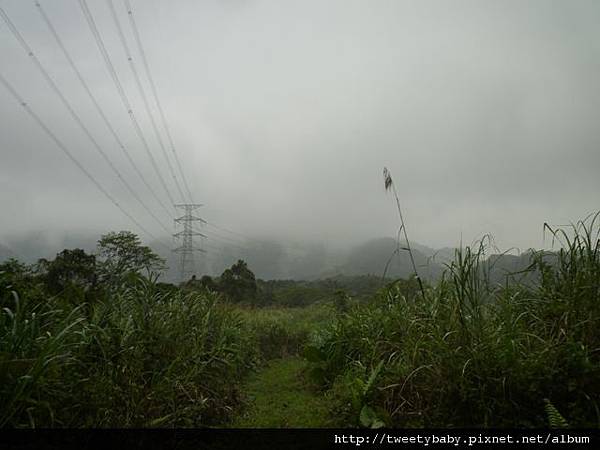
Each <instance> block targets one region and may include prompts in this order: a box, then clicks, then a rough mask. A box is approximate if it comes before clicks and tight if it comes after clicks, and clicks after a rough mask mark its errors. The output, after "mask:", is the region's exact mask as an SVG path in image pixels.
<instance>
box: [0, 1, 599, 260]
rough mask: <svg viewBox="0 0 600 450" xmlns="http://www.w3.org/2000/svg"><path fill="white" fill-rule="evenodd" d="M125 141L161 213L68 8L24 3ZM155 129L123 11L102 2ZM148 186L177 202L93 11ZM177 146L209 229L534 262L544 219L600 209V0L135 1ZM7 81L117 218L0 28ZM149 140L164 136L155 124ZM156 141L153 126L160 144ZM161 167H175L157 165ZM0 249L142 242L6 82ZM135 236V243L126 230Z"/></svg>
mask: <svg viewBox="0 0 600 450" xmlns="http://www.w3.org/2000/svg"><path fill="white" fill-rule="evenodd" d="M40 3H41V4H42V6H43V8H44V10H45V11H46V12H47V14H48V16H49V17H50V19H51V21H52V22H53V24H54V26H55V27H56V29H57V31H58V34H59V35H60V37H61V39H62V40H63V41H64V44H65V46H66V47H67V49H68V50H69V52H70V53H71V56H72V57H73V59H74V61H75V63H76V64H77V66H78V67H79V69H80V70H81V73H82V75H83V77H84V78H85V80H86V81H87V82H88V83H89V86H90V88H91V90H92V92H93V93H94V95H96V96H97V97H98V99H99V102H100V104H101V106H102V108H103V110H104V111H105V112H106V114H107V115H108V117H109V120H110V122H111V124H112V125H113V126H114V128H115V130H116V131H117V133H118V135H119V137H120V138H121V139H122V141H123V143H124V144H125V146H126V147H127V148H128V149H129V151H130V152H131V154H132V156H133V158H134V159H135V161H136V163H137V164H138V166H139V168H140V170H141V171H142V172H143V174H144V175H145V177H146V178H147V180H148V181H149V183H150V184H151V185H152V188H153V190H154V191H155V192H156V194H157V195H158V196H159V197H160V199H161V201H162V202H164V203H168V199H167V197H166V194H165V192H164V190H163V189H162V187H161V184H160V182H159V179H158V177H157V175H156V174H155V173H154V171H153V169H152V165H151V163H150V160H149V158H148V157H147V155H146V153H145V151H144V147H143V146H142V144H141V142H140V140H139V139H138V137H137V135H136V133H135V131H134V128H133V126H132V125H131V122H130V120H129V117H128V114H127V111H126V110H125V109H124V107H123V105H122V104H121V102H120V99H119V96H118V93H117V90H116V88H115V86H114V85H113V83H112V80H111V78H110V76H109V72H108V70H107V68H106V67H105V65H104V62H103V60H102V57H101V54H100V52H99V51H98V49H97V47H96V44H95V41H94V38H93V35H92V34H91V32H90V30H89V28H88V27H87V22H86V21H85V18H84V16H83V14H82V11H81V9H80V6H79V3H78V1H77V0H40ZM114 3H115V7H116V9H117V13H118V15H119V18H120V20H121V25H122V26H123V29H124V31H125V33H126V38H127V42H128V44H129V46H130V47H131V49H132V51H133V62H134V64H135V66H136V68H137V69H138V71H139V73H140V75H141V76H142V81H143V83H144V84H143V86H144V88H145V90H146V92H147V95H148V98H149V100H150V103H151V106H152V108H153V112H154V113H155V114H156V119H157V120H158V117H159V116H158V114H157V111H156V108H155V105H154V103H153V98H152V96H151V95H150V90H149V84H148V82H147V79H146V77H145V72H144V70H143V65H142V61H141V59H140V58H139V55H138V53H137V48H136V46H135V41H134V38H133V33H132V30H131V27H130V25H129V22H128V19H127V13H126V11H125V9H124V6H123V3H122V2H121V0H114ZM88 4H89V7H90V10H91V12H92V14H93V16H94V19H95V20H96V23H97V25H98V28H99V30H100V34H101V36H102V38H103V39H104V40H105V42H106V46H107V49H108V53H109V55H110V57H111V59H112V61H113V63H114V65H115V68H116V71H117V74H118V76H119V78H120V80H121V82H122V83H123V86H124V90H125V93H126V95H127V96H128V97H129V99H130V101H131V103H132V105H133V110H134V113H135V115H136V117H137V118H138V120H139V122H140V124H141V126H142V128H143V132H144V135H145V137H146V139H147V141H148V142H149V144H150V149H151V151H152V152H153V154H154V156H155V158H156V161H157V163H158V164H159V165H160V169H161V171H162V176H163V177H164V178H165V179H166V182H167V184H168V187H169V189H170V191H171V193H172V195H173V196H174V197H176V200H177V201H180V199H179V198H178V194H177V190H176V188H175V186H174V184H173V182H172V180H171V178H170V175H169V171H168V169H167V165H166V162H165V160H164V156H163V154H162V151H161V149H160V147H159V146H158V144H157V140H156V138H155V136H154V134H153V131H152V127H151V125H150V121H149V119H148V116H147V114H146V112H145V110H144V108H143V103H142V100H141V97H140V96H139V94H138V92H137V88H136V84H135V83H134V78H133V76H132V73H131V70H130V67H129V65H128V62H127V59H126V57H125V53H124V50H123V47H122V46H121V43H120V41H119V39H118V34H117V29H116V27H115V25H114V23H113V22H112V18H111V15H110V13H109V9H108V6H107V3H106V2H105V1H104V0H88ZM131 4H132V6H133V11H134V17H135V18H136V20H137V23H138V26H139V31H140V34H141V38H142V42H143V45H144V47H145V50H146V53H147V56H148V62H149V65H150V68H151V72H152V75H153V77H154V79H155V82H156V87H157V89H158V92H159V97H160V100H161V102H162V104H163V108H164V111H165V114H166V117H167V120H168V122H169V124H170V127H171V134H172V136H173V139H174V142H175V146H176V151H177V152H178V154H179V158H180V160H181V163H182V165H183V166H184V167H183V168H184V172H185V175H186V177H187V180H188V182H189V185H190V188H191V190H192V192H193V196H194V200H195V201H196V202H199V203H204V204H205V205H206V206H205V208H204V209H203V211H202V214H203V216H204V217H205V218H206V219H207V220H208V221H211V222H212V223H214V224H217V225H220V226H222V227H225V228H228V229H231V230H234V231H238V232H240V233H242V234H245V235H250V236H263V237H264V236H273V237H279V238H284V237H286V238H293V239H296V240H310V241H324V242H330V243H335V244H344V243H348V242H351V241H354V242H359V241H361V240H363V239H367V238H372V237H379V236H392V235H394V234H395V231H396V227H397V213H396V211H395V205H394V202H393V198H392V197H391V196H390V195H389V194H386V193H385V192H384V189H383V178H382V174H381V172H382V169H383V167H384V166H387V167H388V168H389V169H390V170H391V172H392V175H393V177H394V181H395V183H396V187H397V189H398V193H399V195H400V199H401V202H402V206H403V209H404V214H405V218H406V221H407V227H408V232H409V237H411V239H413V240H415V241H418V242H421V243H424V244H427V245H431V246H436V247H442V246H452V245H456V244H458V242H459V240H460V239H461V237H462V240H463V242H470V241H472V240H474V239H476V238H478V237H481V236H482V235H483V234H484V233H491V234H493V235H494V236H495V238H496V242H497V244H498V245H499V246H500V247H501V248H508V247H511V246H516V247H520V248H522V249H525V248H528V247H531V246H535V247H539V246H541V245H542V225H543V223H544V222H549V223H553V224H562V223H565V222H568V221H571V220H577V219H579V218H582V217H583V216H585V215H586V214H588V213H589V212H592V211H594V210H598V209H600V201H599V199H600V196H599V193H600V176H599V169H600V126H599V119H600V2H598V1H595V0H590V1H523V0H517V1H508V0H502V1H500V0H496V1H481V0H473V1H437V2H434V1H410V2H408V1H406V2H404V1H383V0H376V1H375V0H363V1H354V0H327V1H323V0H314V1H313V0H302V1H291V0H289V1H288V0H286V1H282V0H271V1H253V0H214V1H205V0H187V1H184V0H168V1H167V0H143V1H142V0H131ZM0 5H1V7H2V8H3V9H4V11H5V12H6V14H7V15H8V16H9V17H10V19H11V20H12V22H13V23H14V24H15V26H16V27H17V28H18V30H19V31H20V32H21V33H22V35H23V37H24V38H25V40H26V41H27V42H28V43H29V45H30V46H31V47H32V48H33V50H34V52H35V53H36V55H37V56H38V58H39V59H40V61H41V62H42V64H43V65H44V67H46V68H47V70H48V72H49V73H50V75H51V76H52V78H53V79H54V80H55V81H56V83H57V85H58V86H59V88H60V89H61V91H62V92H63V93H64V95H65V97H66V98H67V100H68V101H69V102H70V103H71V104H72V106H73V108H74V110H75V111H76V112H77V113H78V114H79V115H80V116H81V118H82V120H83V121H84V123H85V124H86V125H87V126H88V127H89V129H90V130H91V132H92V134H93V135H94V137H95V138H96V139H97V141H98V142H99V143H100V145H101V147H102V148H103V149H104V150H105V151H106V153H107V154H108V155H109V157H110V158H111V159H112V160H113V161H114V163H115V164H116V166H117V167H118V168H119V170H120V171H121V172H122V174H123V175H124V176H126V177H127V179H128V180H129V181H130V183H131V185H132V187H134V189H135V190H136V192H137V193H138V194H139V196H140V197H141V198H142V199H143V200H144V201H145V202H146V203H147V205H148V206H149V207H151V208H152V210H153V211H155V213H156V215H157V216H159V218H160V219H161V220H162V221H163V222H164V223H165V224H167V225H168V227H169V228H170V227H172V216H171V217H169V216H168V215H167V213H166V212H164V211H163V210H162V209H161V208H160V206H159V205H158V202H157V201H156V200H155V199H154V197H153V196H152V195H151V194H150V192H149V191H148V189H147V188H146V186H145V185H144V184H143V183H142V181H141V180H140V179H139V177H138V176H137V175H136V173H135V172H134V170H133V169H132V167H131V166H130V165H129V163H128V161H127V160H126V158H125V156H124V154H123V152H122V151H121V149H119V147H118V146H117V145H116V144H115V141H114V139H113V138H112V136H111V134H110V133H109V132H108V129H107V128H106V127H105V126H104V124H103V122H102V121H101V119H100V117H99V115H98V114H97V112H96V111H95V110H94V108H93V107H92V104H91V103H90V101H89V98H88V97H87V95H86V93H85V91H84V90H83V88H82V86H81V85H80V84H79V81H78V80H77V78H76V77H75V75H74V73H73V71H72V69H71V68H70V66H69V65H68V64H67V61H66V60H65V58H64V56H63V54H62V53H61V51H60V48H59V47H58V46H57V44H56V42H55V41H54V39H53V37H52V35H51V34H50V32H49V30H48V28H47V26H46V24H45V23H44V21H43V20H42V18H41V16H40V14H39V11H38V8H36V6H35V4H34V2H33V1H25V0H0ZM0 55H1V59H0V61H2V63H1V65H0V72H1V74H2V75H3V76H4V77H5V78H6V79H7V80H8V81H9V82H10V83H11V84H12V85H13V86H14V87H15V88H16V89H17V91H18V92H19V94H20V95H22V96H23V97H24V98H25V100H26V101H27V103H28V104H29V106H30V107H31V108H32V109H33V110H34V111H36V113H38V114H39V116H40V117H41V118H42V120H43V121H44V122H45V123H46V124H47V126H48V127H49V128H51V129H52V131H53V132H54V133H56V135H57V136H58V137H59V138H60V139H61V140H62V141H63V142H64V143H65V144H66V145H67V147H68V148H69V150H70V151H72V153H73V154H74V155H75V156H76V158H77V159H78V160H79V161H80V162H81V164H82V165H83V166H85V167H86V169H87V170H89V172H90V173H92V174H93V176H94V177H96V178H97V180H98V181H99V182H100V183H101V184H102V185H103V186H104V187H106V189H107V190H108V191H109V192H110V194H111V195H112V196H114V198H116V199H117V200H118V201H119V203H120V204H121V205H123V207H124V208H126V209H127V210H128V211H130V212H131V214H132V215H133V216H134V217H135V218H136V219H137V220H138V221H139V222H141V223H142V224H143V225H144V226H145V227H147V228H148V229H149V230H150V231H151V232H152V233H154V234H156V235H166V232H165V231H164V230H163V229H162V228H161V227H160V226H159V225H158V224H157V223H156V222H155V221H154V220H153V219H152V217H150V216H149V215H148V214H147V212H146V211H145V210H144V209H143V208H142V207H141V206H140V205H139V203H137V202H136V200H135V199H134V198H133V197H132V196H131V194H130V193H129V192H128V191H127V190H126V189H125V188H124V187H123V186H122V185H121V184H120V182H119V180H118V178H117V177H116V176H115V174H114V173H113V172H112V171H111V169H110V167H109V166H108V165H107V164H106V163H105V162H104V160H103V159H102V158H101V157H100V156H99V155H98V153H97V152H96V150H95V149H94V147H93V146H92V145H91V144H90V142H89V140H88V139H87V138H86V137H85V135H84V134H83V133H82V131H81V130H80V129H79V128H78V126H77V124H76V123H75V122H74V121H73V120H72V118H71V117H70V116H69V113H68V112H67V110H66V109H65V108H64V107H63V106H62V104H61V103H60V101H59V100H58V98H57V97H56V95H55V94H54V93H53V92H52V91H51V90H50V89H49V87H48V85H47V84H46V82H45V81H44V78H43V77H42V76H41V75H40V73H39V72H38V71H37V69H36V67H35V65H34V64H33V63H32V61H31V59H30V58H29V57H28V55H27V54H26V53H25V52H24V51H23V49H22V48H21V47H20V46H19V44H18V42H17V41H16V40H15V38H14V37H13V36H12V34H11V33H10V31H9V29H8V28H7V26H6V25H5V24H4V22H3V21H0ZM158 124H159V126H160V121H158ZM161 131H162V128H161ZM172 163H173V164H174V162H173V161H172ZM0 205H1V213H0V242H2V240H3V239H4V238H5V237H7V236H14V235H15V234H18V233H24V232H32V231H35V232H37V231H45V232H63V231H64V232H68V233H73V232H79V231H81V230H91V231H98V232H104V231H107V230H115V229H123V228H127V229H131V230H133V231H139V230H137V229H136V227H135V225H132V224H131V222H130V221H129V220H128V219H127V217H125V216H124V215H123V214H122V213H121V212H120V211H119V210H118V209H117V208H116V207H115V206H114V205H113V204H112V203H111V202H110V201H108V200H107V198H106V197H105V196H103V195H102V193H100V192H99V190H98V189H97V188H96V186H94V184H93V183H92V182H90V181H89V180H88V179H87V178H86V177H85V175H83V174H82V172H81V171H80V170H79V169H78V168H77V167H76V166H75V165H74V164H73V163H72V162H71V161H70V160H69V159H68V158H67V157H65V155H64V154H63V153H62V152H61V150H60V149H58V148H57V147H56V146H55V145H54V143H53V142H52V141H51V140H50V139H49V138H48V137H47V136H46V135H45V134H44V132H43V131H42V130H41V129H40V128H39V127H38V125H36V124H35V122H33V121H32V119H31V118H30V117H29V116H28V115H27V114H26V113H25V111H24V110H23V108H22V107H21V106H20V105H19V104H18V103H17V102H16V101H15V100H14V99H13V98H12V97H11V96H10V94H9V93H8V92H7V91H6V89H5V88H4V87H2V86H0ZM140 234H141V235H143V233H141V232H140Z"/></svg>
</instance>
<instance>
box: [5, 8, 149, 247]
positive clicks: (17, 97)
mask: <svg viewBox="0 0 600 450" xmlns="http://www.w3.org/2000/svg"><path fill="white" fill-rule="evenodd" d="M0 10H1V8H0ZM0 83H2V84H3V85H4V87H5V88H6V90H7V91H8V92H10V94H11V95H12V96H13V97H14V99H15V100H16V101H17V102H18V103H19V104H20V105H21V106H22V107H23V108H24V109H25V111H26V112H27V113H28V114H29V115H30V116H31V118H32V119H33V120H34V121H35V122H36V123H37V124H38V126H39V127H40V128H41V129H42V130H44V132H45V133H46V134H47V135H48V137H49V138H50V139H52V141H53V142H54V143H55V144H56V146H57V147H58V148H60V149H61V150H62V151H63V152H64V153H65V155H67V157H68V158H69V159H70V160H71V162H72V163H73V164H75V165H76V166H77V167H78V168H79V170H81V171H82V172H83V173H84V174H85V176H87V177H88V178H89V179H90V181H91V182H92V183H94V185H95V186H96V187H97V188H98V190H100V192H102V193H103V194H104V196H105V197H106V198H108V199H109V200H110V201H111V202H112V203H113V204H114V205H115V206H116V207H117V208H119V210H120V211H121V212H122V213H123V214H124V215H125V216H127V218H128V219H129V220H131V222H132V223H134V224H135V225H136V226H137V227H138V228H139V229H140V230H142V231H143V232H144V233H146V234H147V235H148V236H150V237H151V238H152V239H155V240H156V239H157V238H156V236H154V235H153V234H152V233H151V232H150V231H148V230H147V229H146V228H145V227H144V226H143V225H142V224H141V223H139V222H138V221H137V220H136V219H135V218H134V217H133V216H132V215H131V214H130V213H129V212H127V210H125V209H124V208H123V207H122V206H121V205H120V204H119V202H117V201H116V200H115V198H114V197H113V196H112V195H110V194H109V193H108V191H107V190H106V189H104V188H103V187H102V185H101V184H100V182H98V180H96V179H95V178H94V177H93V176H92V174H91V173H90V172H88V171H87V169H86V168H85V167H84V166H83V165H82V164H81V163H80V162H79V161H78V160H77V158H75V156H73V154H72V153H71V151H70V150H69V149H68V148H67V147H66V146H65V144H64V143H63V142H62V141H61V140H60V139H59V138H58V137H57V136H56V135H55V134H54V133H53V132H52V130H50V128H48V126H47V125H46V124H45V123H44V122H43V121H42V119H41V118H40V117H39V116H38V115H37V114H36V113H35V112H34V111H33V110H32V109H31V108H30V107H29V105H28V104H27V103H26V102H25V100H24V99H23V97H21V96H20V95H19V93H18V92H17V91H16V90H15V88H14V87H13V86H12V85H11V84H10V83H9V82H8V81H7V80H6V79H5V78H4V76H3V75H2V74H0Z"/></svg>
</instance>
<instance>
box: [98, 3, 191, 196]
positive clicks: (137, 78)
mask: <svg viewBox="0 0 600 450" xmlns="http://www.w3.org/2000/svg"><path fill="white" fill-rule="evenodd" d="M106 3H107V4H108V7H109V9H110V14H111V16H112V19H113V21H114V23H115V26H116V27H117V33H118V35H119V40H120V41H121V45H122V46H123V50H124V51H125V56H126V57H127V61H128V62H129V68H130V69H131V73H132V74H133V78H134V80H135V84H136V86H137V89H138V91H139V94H140V97H141V98H142V102H143V103H144V108H145V109H146V113H147V114H148V117H149V118H150V124H151V125H152V130H153V131H154V135H155V136H156V140H157V141H158V145H159V146H160V148H161V150H162V154H163V156H164V158H165V161H166V162H167V167H168V168H169V173H170V174H171V178H173V181H174V182H175V186H176V187H177V190H178V191H179V195H180V196H181V200H183V201H185V196H184V195H183V191H182V190H181V186H180V185H179V181H177V177H176V176H175V171H174V170H173V166H172V165H171V161H170V160H169V155H167V149H166V148H165V144H164V143H163V140H162V137H161V135H160V131H159V130H158V126H157V125H156V121H155V120H154V114H152V110H151V109H150V104H149V103H148V97H147V96H146V92H145V91H144V87H143V86H142V82H141V79H140V75H139V73H138V71H137V69H136V66H135V63H134V61H133V56H132V54H131V51H130V49H129V45H127V39H125V34H124V33H123V28H122V27H121V23H120V22H119V18H118V17H117V11H116V10H115V5H114V3H113V1H112V0H106ZM171 203H175V202H174V201H173V199H172V198H171Z"/></svg>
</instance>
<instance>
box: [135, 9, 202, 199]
mask: <svg viewBox="0 0 600 450" xmlns="http://www.w3.org/2000/svg"><path fill="white" fill-rule="evenodd" d="M123 4H124V5H125V8H126V9H127V15H128V16H129V23H130V25H131V28H132V30H133V35H134V36H135V42H136V44H137V48H138V51H139V53H140V55H141V57H142V63H143V65H144V68H145V70H146V75H147V77H148V81H149V82H150V88H151V90H152V95H153V97H154V101H155V102H156V106H157V108H158V111H159V113H160V118H161V122H162V124H163V127H164V129H165V133H166V135H167V138H168V140H169V144H170V146H171V152H172V153H173V157H174V158H175V162H176V163H177V168H178V169H179V175H180V176H181V179H182V180H183V184H184V186H185V190H186V192H187V194H188V198H189V201H190V203H194V201H193V199H192V193H191V191H190V186H189V185H188V182H187V179H186V177H185V173H184V172H183V168H182V166H181V161H180V160H179V156H178V155H177V151H176V150H175V144H174V143H173V138H172V136H171V131H170V129H169V124H168V123H167V119H166V117H165V113H164V110H163V107H162V104H161V102H160V100H159V97H158V91H157V89H156V84H155V83H154V78H153V77H152V72H151V71H150V66H149V64H148V59H147V58H146V52H145V51H144V46H143V45H142V39H141V37H140V33H139V30H138V27H137V24H136V22H135V17H134V15H133V10H132V8H131V4H130V3H129V0H123Z"/></svg>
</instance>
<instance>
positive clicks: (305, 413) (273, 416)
mask: <svg viewBox="0 0 600 450" xmlns="http://www.w3.org/2000/svg"><path fill="white" fill-rule="evenodd" d="M305 369H306V362H305V361H304V360H303V359H301V358H299V357H289V358H283V359H274V360H271V361H269V363H268V364H267V366H266V367H265V368H264V369H262V370H260V371H259V372H257V373H255V374H253V375H252V376H251V377H250V379H249V380H248V381H247V383H246V386H245V388H246V389H245V390H246V393H247V395H248V397H249V400H250V404H249V406H248V408H247V409H246V411H245V412H244V413H243V414H242V415H241V416H240V417H239V418H238V420H237V421H235V422H234V424H233V426H234V427H238V428H309V427H310V428H319V427H327V426H330V420H331V419H330V415H329V408H328V404H327V401H326V400H325V398H324V396H323V394H322V393H320V392H318V391H317V390H316V389H315V388H314V387H313V386H311V384H310V382H308V381H307V379H306V377H305V373H304V372H305Z"/></svg>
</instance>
